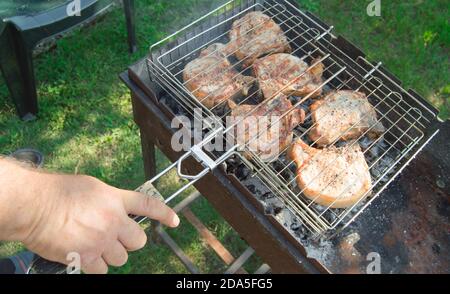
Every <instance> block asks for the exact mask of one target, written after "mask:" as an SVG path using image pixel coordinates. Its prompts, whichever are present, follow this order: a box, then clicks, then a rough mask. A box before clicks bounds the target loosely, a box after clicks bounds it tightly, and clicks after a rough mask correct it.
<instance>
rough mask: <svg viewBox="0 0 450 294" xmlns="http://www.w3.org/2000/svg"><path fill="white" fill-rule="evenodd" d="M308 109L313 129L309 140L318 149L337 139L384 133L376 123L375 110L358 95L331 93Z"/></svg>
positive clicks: (378, 122)
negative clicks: (316, 145)
mask: <svg viewBox="0 0 450 294" xmlns="http://www.w3.org/2000/svg"><path fill="white" fill-rule="evenodd" d="M310 109H311V113H312V115H311V116H312V120H313V123H314V127H313V128H312V129H311V131H310V132H309V137H310V139H311V140H313V141H316V144H318V145H320V146H323V145H329V144H331V143H333V142H334V141H336V140H350V139H356V138H358V137H360V136H361V135H362V134H364V133H365V132H366V131H367V134H368V136H369V137H372V138H373V137H377V136H380V135H381V134H383V133H384V131H385V129H384V127H383V124H382V123H381V122H380V121H378V120H377V114H376V110H375V108H374V107H373V106H372V104H370V102H369V101H368V100H367V97H366V95H365V94H364V93H361V92H355V91H348V90H342V91H336V92H332V93H330V94H328V95H327V96H325V98H323V99H321V100H318V101H316V102H314V103H313V104H312V105H311V108H310Z"/></svg>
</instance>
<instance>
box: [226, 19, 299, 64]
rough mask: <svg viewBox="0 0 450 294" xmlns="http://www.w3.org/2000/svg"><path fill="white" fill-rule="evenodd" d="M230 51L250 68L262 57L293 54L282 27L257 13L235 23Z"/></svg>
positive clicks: (231, 32) (232, 29)
mask: <svg viewBox="0 0 450 294" xmlns="http://www.w3.org/2000/svg"><path fill="white" fill-rule="evenodd" d="M228 50H229V51H228V52H230V53H234V55H235V56H236V58H237V59H239V60H242V62H243V66H244V67H248V66H250V65H252V64H253V62H254V61H255V60H256V59H257V58H258V57H260V56H263V55H266V54H270V53H281V52H291V51H292V48H291V46H290V45H289V42H288V40H287V38H286V36H285V35H284V33H283V30H282V29H281V28H280V26H279V25H278V24H276V23H275V22H274V21H273V20H272V19H271V18H270V17H269V16H268V15H266V14H264V13H262V12H260V11H255V12H250V13H248V14H246V15H245V16H244V17H242V18H240V19H238V20H236V21H235V22H234V23H233V25H232V28H231V30H230V42H229V44H228Z"/></svg>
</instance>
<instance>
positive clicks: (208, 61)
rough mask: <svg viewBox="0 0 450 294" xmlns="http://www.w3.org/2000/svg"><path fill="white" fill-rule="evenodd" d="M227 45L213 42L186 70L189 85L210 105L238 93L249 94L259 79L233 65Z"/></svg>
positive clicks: (185, 75) (189, 88) (204, 102)
mask: <svg viewBox="0 0 450 294" xmlns="http://www.w3.org/2000/svg"><path fill="white" fill-rule="evenodd" d="M224 48H225V46H224V45H223V44H220V43H216V44H212V45H210V46H209V47H208V48H206V49H204V50H203V51H202V52H201V53H200V56H199V57H198V58H196V59H194V60H192V61H191V62H189V63H188V64H187V65H186V67H185V68H184V71H183V80H184V85H185V86H186V88H187V89H188V90H189V91H190V92H191V93H192V94H193V95H194V96H195V97H196V98H197V99H198V100H199V101H200V102H201V103H202V104H203V105H205V106H206V107H207V108H209V109H211V108H213V107H214V106H216V105H219V104H221V103H223V102H225V101H226V100H228V99H230V98H233V97H235V96H240V95H247V92H248V90H249V89H250V88H251V86H252V84H253V82H254V81H255V78H253V77H249V76H244V75H241V74H240V73H238V71H237V70H235V69H234V68H233V66H232V65H231V63H230V62H229V61H228V59H227V58H226V54H225V49H224Z"/></svg>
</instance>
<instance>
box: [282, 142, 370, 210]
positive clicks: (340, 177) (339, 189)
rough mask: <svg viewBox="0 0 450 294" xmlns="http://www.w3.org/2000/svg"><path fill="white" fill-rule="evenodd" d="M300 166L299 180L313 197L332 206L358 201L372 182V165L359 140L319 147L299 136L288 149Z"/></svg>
mask: <svg viewBox="0 0 450 294" xmlns="http://www.w3.org/2000/svg"><path fill="white" fill-rule="evenodd" d="M289 157H290V158H291V159H292V160H293V161H294V162H295V164H296V166H297V177H296V180H297V184H298V186H299V187H300V188H301V189H302V190H303V194H304V195H305V196H306V197H307V198H309V199H310V200H312V201H314V202H316V203H318V204H320V205H323V206H326V207H332V208H345V207H349V206H352V205H353V204H355V203H357V202H358V201H359V200H360V199H361V198H362V197H363V196H364V195H365V194H366V192H368V191H369V190H370V188H371V185H372V179H371V177H370V172H369V167H368V166H367V162H366V160H365V158H364V154H363V153H362V151H361V148H360V146H359V144H358V143H357V142H353V145H348V146H345V147H334V146H332V147H329V148H324V149H316V148H312V147H310V146H309V145H308V144H306V143H305V142H303V141H301V140H300V139H299V140H297V141H296V142H295V143H294V144H293V145H292V147H291V149H290V151H289Z"/></svg>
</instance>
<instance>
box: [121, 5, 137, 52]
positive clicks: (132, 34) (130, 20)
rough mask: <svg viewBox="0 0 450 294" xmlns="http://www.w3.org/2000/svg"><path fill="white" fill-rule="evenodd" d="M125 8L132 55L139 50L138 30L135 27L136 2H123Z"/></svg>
mask: <svg viewBox="0 0 450 294" xmlns="http://www.w3.org/2000/svg"><path fill="white" fill-rule="evenodd" d="M123 8H124V10H125V18H126V21H127V31H128V44H129V46H130V53H134V52H136V50H137V45H136V30H135V25H134V24H135V22H134V17H135V9H134V0H123Z"/></svg>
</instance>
